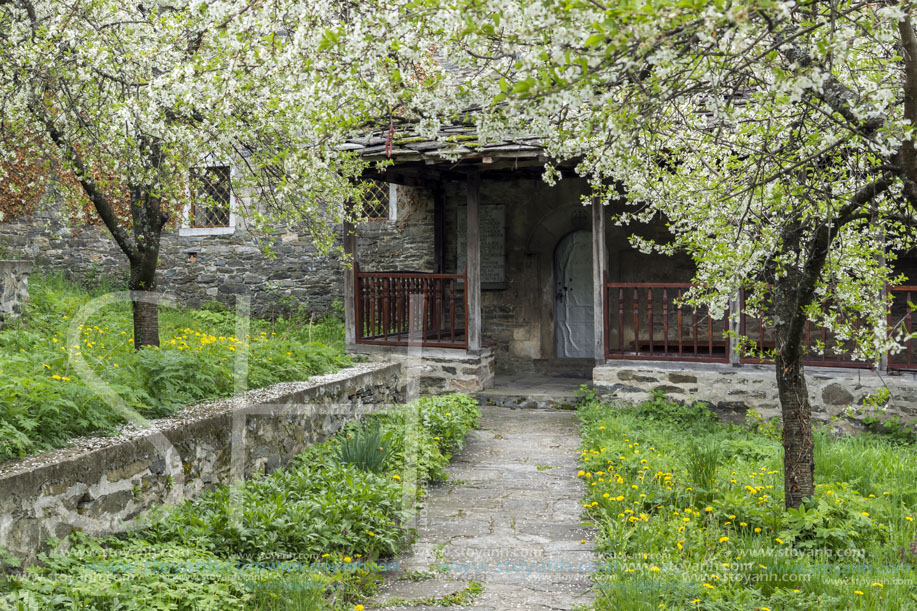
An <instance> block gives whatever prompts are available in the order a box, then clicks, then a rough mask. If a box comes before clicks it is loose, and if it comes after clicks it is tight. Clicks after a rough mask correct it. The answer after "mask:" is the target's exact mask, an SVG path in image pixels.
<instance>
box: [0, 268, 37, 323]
mask: <svg viewBox="0 0 917 611" xmlns="http://www.w3.org/2000/svg"><path fill="white" fill-rule="evenodd" d="M31 271H32V262H31V261H0V326H3V322H4V321H6V320H11V319H13V318H18V317H19V315H20V314H21V313H22V308H24V307H25V306H26V305H27V304H28V303H29V272H31Z"/></svg>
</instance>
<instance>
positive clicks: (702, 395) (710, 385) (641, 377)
mask: <svg viewBox="0 0 917 611" xmlns="http://www.w3.org/2000/svg"><path fill="white" fill-rule="evenodd" d="M592 379H593V383H594V385H595V389H596V391H597V392H598V393H599V395H600V396H602V397H604V398H609V399H614V400H617V401H627V402H640V401H644V400H646V399H648V398H650V397H651V394H650V393H651V391H654V390H661V391H664V392H665V393H666V395H668V396H669V398H671V399H675V400H679V401H703V402H705V403H708V404H710V406H711V407H713V408H714V410H716V411H717V412H718V413H719V414H720V415H721V417H723V418H724V419H726V420H730V421H735V422H741V421H744V418H745V413H746V412H747V411H748V410H750V409H753V410H756V411H758V412H759V413H760V414H761V415H762V416H763V417H764V418H765V420H769V419H770V418H773V417H779V416H780V400H779V398H778V396H777V381H776V378H775V375H774V368H773V366H767V365H745V366H743V367H733V366H731V365H721V364H715V363H712V364H696V365H695V364H686V363H665V362H648V361H613V362H609V363H607V364H605V365H600V366H598V367H596V368H595V369H594V370H593V374H592ZM806 383H807V385H808V389H809V401H810V402H811V404H812V416H813V420H817V421H821V422H832V421H833V422H834V424H835V425H836V426H837V427H838V428H840V429H845V430H852V429H856V428H859V427H860V426H861V424H862V418H863V417H865V416H868V415H881V416H883V417H892V416H897V417H899V418H901V419H902V420H903V421H905V422H910V421H912V420H914V419H915V418H917V374H914V373H901V374H897V375H890V374H884V375H882V376H881V377H880V376H879V374H877V373H876V372H874V371H870V370H867V369H848V368H841V367H831V368H829V367H807V368H806ZM884 386H887V387H888V389H889V391H890V393H891V398H890V400H889V402H888V404H887V405H886V406H885V407H884V408H882V409H881V410H880V411H879V414H874V412H873V411H870V410H866V409H865V408H864V407H863V399H865V398H866V397H868V396H870V395H872V394H873V393H875V391H876V390H878V389H880V388H882V387H884Z"/></svg>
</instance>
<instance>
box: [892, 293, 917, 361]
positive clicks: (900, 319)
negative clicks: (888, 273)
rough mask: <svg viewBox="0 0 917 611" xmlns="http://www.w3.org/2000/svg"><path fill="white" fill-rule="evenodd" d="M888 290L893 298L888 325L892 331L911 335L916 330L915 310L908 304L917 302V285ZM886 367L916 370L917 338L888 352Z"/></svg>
mask: <svg viewBox="0 0 917 611" xmlns="http://www.w3.org/2000/svg"><path fill="white" fill-rule="evenodd" d="M890 290H891V293H892V296H893V297H894V299H893V301H892V308H891V311H890V312H889V315H888V326H889V327H890V328H892V329H893V332H894V331H896V330H903V331H904V333H905V334H906V335H911V334H912V333H914V331H917V320H915V319H917V312H915V311H914V309H913V308H911V306H910V304H912V303H917V286H896V287H893V288H891V289H890ZM888 368H889V369H910V370H917V340H915V339H909V340H907V341H906V342H905V344H904V350H902V351H901V352H898V353H897V354H889V355H888Z"/></svg>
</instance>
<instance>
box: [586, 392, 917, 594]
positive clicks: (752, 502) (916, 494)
mask: <svg viewBox="0 0 917 611" xmlns="http://www.w3.org/2000/svg"><path fill="white" fill-rule="evenodd" d="M649 414H652V418H650V417H648V415H649ZM580 415H581V420H582V434H583V440H584V441H583V451H582V469H581V470H580V472H579V477H580V478H581V479H582V480H584V482H585V483H586V485H587V496H586V499H585V501H584V508H585V510H586V512H587V513H588V515H589V516H590V517H591V519H592V520H593V521H594V523H595V524H596V526H597V527H598V529H599V533H600V536H599V540H598V548H597V549H598V552H599V553H600V555H601V556H602V557H604V559H605V562H604V564H603V566H602V569H601V570H600V571H599V573H597V575H596V582H597V586H598V592H599V596H598V600H597V603H596V605H595V608H596V609H598V610H606V609H608V610H612V609H613V610H622V611H623V610H631V609H634V610H636V609H646V610H649V609H705V610H718V611H727V610H739V609H742V610H746V609H752V610H756V611H757V610H761V611H767V610H769V609H770V610H774V611H776V610H778V609H779V610H781V611H782V610H788V609H789V610H793V609H798V610H800V611H801V610H809V609H825V610H828V609H831V610H833V609H870V610H878V609H907V608H917V525H915V520H917V509H915V505H917V486H915V484H914V482H917V447H915V446H913V445H908V444H903V443H900V442H897V441H894V440H890V439H888V438H883V437H880V436H876V435H873V434H868V433H866V434H862V435H860V436H857V437H842V438H836V437H834V436H833V435H831V434H829V433H827V432H817V433H816V435H815V469H816V491H815V496H814V498H812V499H809V500H808V501H807V502H806V503H805V504H804V506H803V507H802V508H801V509H800V510H798V511H789V512H787V511H784V508H783V506H784V498H783V471H782V455H783V453H782V447H781V445H780V441H779V431H778V430H775V429H774V428H773V427H768V426H760V423H754V422H751V423H750V426H736V425H726V424H720V423H717V422H716V421H715V419H714V418H713V417H712V415H711V414H710V413H709V412H708V411H707V410H706V408H705V407H704V406H702V405H694V406H680V405H677V404H675V403H671V402H669V401H667V400H665V398H664V397H662V396H657V397H656V398H655V399H653V400H652V401H649V402H647V403H644V404H642V405H640V406H636V407H628V408H617V407H612V406H609V405H607V404H604V403H602V402H600V401H598V400H596V399H595V397H594V395H591V396H587V397H586V398H585V400H584V401H583V402H582V404H581V407H580ZM751 425H754V426H751ZM686 440H688V441H686Z"/></svg>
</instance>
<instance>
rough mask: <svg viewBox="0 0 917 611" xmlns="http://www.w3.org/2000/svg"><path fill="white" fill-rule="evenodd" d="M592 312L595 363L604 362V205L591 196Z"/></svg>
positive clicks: (601, 363) (600, 363)
mask: <svg viewBox="0 0 917 611" xmlns="http://www.w3.org/2000/svg"><path fill="white" fill-rule="evenodd" d="M592 312H593V321H594V322H593V328H594V329H595V333H594V340H595V344H594V348H593V352H594V354H595V364H596V365H603V364H604V363H605V205H604V204H603V203H602V200H601V198H599V197H594V198H592Z"/></svg>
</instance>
